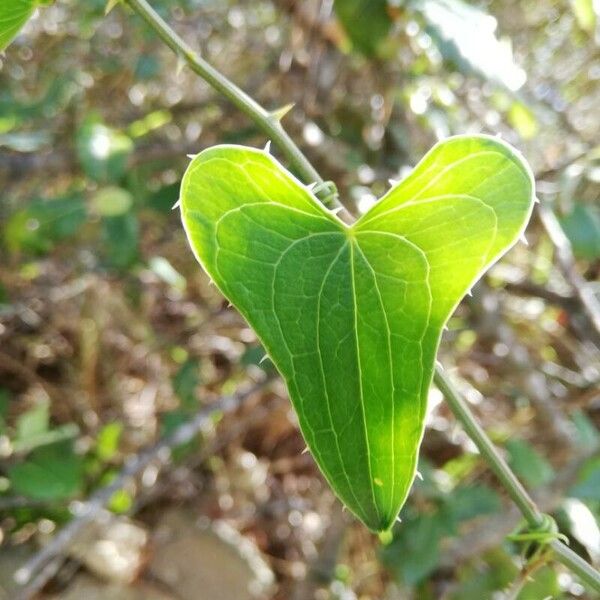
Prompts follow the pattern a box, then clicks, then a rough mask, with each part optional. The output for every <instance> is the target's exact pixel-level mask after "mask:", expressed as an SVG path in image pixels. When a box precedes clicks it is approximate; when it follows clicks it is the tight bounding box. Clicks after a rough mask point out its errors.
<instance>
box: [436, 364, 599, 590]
mask: <svg viewBox="0 0 600 600" xmlns="http://www.w3.org/2000/svg"><path fill="white" fill-rule="evenodd" d="M433 380H434V382H435V384H436V385H437V387H438V388H439V390H440V391H441V392H442V394H444V397H445V398H446V402H447V403H448V406H449V407H450V410H451V411H452V412H453V413H454V416H455V417H456V418H457V419H458V420H459V421H460V422H461V423H462V425H463V427H464V428H465V431H466V432H467V434H468V435H469V437H470V438H471V439H472V440H473V443H474V444H475V445H476V446H477V449H478V450H479V452H480V453H481V455H482V456H483V457H484V458H485V460H486V462H487V463H488V465H489V466H490V469H492V471H494V473H495V475H496V477H498V479H499V480H500V482H501V483H502V485H503V487H504V489H505V490H506V491H507V493H508V495H509V496H510V497H511V499H512V501H513V502H514V503H515V504H516V505H517V507H518V508H519V510H520V511H521V514H522V515H523V517H524V518H525V520H526V521H527V524H528V525H529V526H530V527H532V528H535V527H539V526H540V525H541V523H542V519H543V515H542V513H541V511H540V509H539V508H538V507H537V505H536V504H535V502H534V501H533V499H532V498H531V496H530V495H529V494H528V493H527V490H525V488H524V487H523V485H522V484H521V482H520V481H519V480H518V479H517V477H516V475H515V474H514V473H513V472H512V470H511V469H510V467H509V466H508V465H507V464H506V461H505V460H504V459H503V458H502V456H500V454H499V453H498V450H497V449H496V448H495V446H494V444H493V443H492V441H491V440H490V438H489V437H488V436H487V435H486V433H485V431H484V430H483V429H482V427H481V425H479V423H478V422H477V421H476V419H475V416H474V415H473V413H472V412H471V409H470V408H469V406H468V404H467V403H466V402H465V400H464V398H463V397H462V395H461V393H460V392H459V391H458V390H457V389H456V387H455V386H454V384H453V383H452V382H451V381H450V379H449V378H448V376H447V375H446V374H445V373H444V371H443V370H442V367H440V366H439V365H436V368H435V373H434V376H433ZM550 546H551V548H552V549H553V550H554V554H555V556H556V558H557V560H559V561H560V562H561V563H562V564H563V565H565V566H566V567H568V568H569V569H571V571H573V573H576V574H577V575H578V576H579V577H580V579H581V580H582V581H584V582H585V583H587V584H588V585H589V586H590V587H591V588H592V589H594V590H596V591H597V592H600V573H598V571H596V570H595V569H594V568H593V567H592V566H591V565H590V564H588V563H587V562H586V561H585V560H583V558H581V556H579V555H578V554H576V553H575V552H573V550H571V549H570V548H569V547H568V546H567V545H565V544H564V543H563V542H561V541H560V540H554V541H552V542H550Z"/></svg>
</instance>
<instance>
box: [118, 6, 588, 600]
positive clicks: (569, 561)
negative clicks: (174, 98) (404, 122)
mask: <svg viewBox="0 0 600 600" xmlns="http://www.w3.org/2000/svg"><path fill="white" fill-rule="evenodd" d="M122 1H123V3H124V4H127V5H128V6H129V7H130V8H131V9H132V10H133V11H134V12H135V13H137V14H138V15H139V16H140V17H141V18H142V19H143V20H144V21H145V22H146V23H147V24H148V25H149V26H150V27H151V28H152V29H153V30H154V31H155V32H156V33H157V35H158V36H159V37H160V38H161V39H162V40H163V42H164V43H165V44H166V45H167V46H168V47H169V48H171V50H173V52H175V54H176V55H177V56H178V57H179V58H180V59H182V60H184V61H185V63H186V64H187V65H188V66H189V67H190V68H191V69H192V71H194V73H196V74H197V75H199V76H200V77H202V79H204V80H205V81H206V82H207V83H208V84H210V85H211V86H212V87H213V88H214V89H215V90H216V91H217V92H219V93H221V94H222V95H223V96H225V97H226V98H228V99H229V100H230V101H231V102H232V103H233V104H234V105H235V106H236V107H237V108H239V109H240V110H241V111H242V112H243V113H244V114H246V115H247V116H248V117H250V119H252V121H254V123H255V124H256V125H257V126H258V127H259V128H260V129H261V130H262V131H263V132H264V133H265V134H266V135H267V136H268V137H269V139H271V140H272V141H273V142H274V143H275V144H276V145H277V146H278V147H279V148H280V149H281V150H282V151H283V152H284V153H285V155H286V157H287V158H288V159H289V161H290V163H291V164H292V167H293V168H294V169H295V170H296V172H297V173H298V174H299V175H300V177H301V178H302V179H303V180H304V182H305V183H306V184H310V183H315V182H316V183H317V184H319V185H320V186H321V187H322V188H325V187H326V186H324V183H325V182H324V180H323V178H322V177H321V176H320V175H319V173H318V172H317V170H316V169H315V168H314V167H313V166H312V165H311V163H310V162H309V161H308V159H307V158H306V156H305V155H304V154H303V153H302V151H301V150H300V148H299V147H298V146H297V145H296V144H295V142H294V141H293V140H292V138H291V137H290V136H289V135H288V134H287V132H286V131H285V130H284V129H283V127H282V126H281V122H280V112H278V111H275V112H273V113H271V112H269V111H267V110H266V109H265V108H263V107H262V106H261V105H260V104H258V103H257V102H256V101H255V100H254V99H253V98H251V97H250V96H248V95H247V94H246V93H245V92H244V91H242V90H241V89H240V88H239V87H237V86H236V85H235V84H234V83H233V82H231V81H230V80H229V79H227V77H225V76H224V75H223V74H222V73H220V72H219V71H217V69H215V68H214V67H213V66H212V65H210V64H209V63H208V62H206V61H205V60H204V59H203V58H202V57H201V56H200V55H199V54H198V53H197V52H195V51H194V50H192V49H191V48H190V47H189V46H188V45H187V44H186V43H185V42H184V41H183V40H182V39H181V38H180V37H179V36H178V35H177V33H175V31H173V30H172V29H171V27H170V26H169V25H168V24H167V23H166V22H165V21H164V20H163V19H162V18H161V17H160V16H159V15H158V13H156V11H155V10H154V9H153V8H152V7H151V6H150V5H149V4H148V2H147V1H146V0H122ZM434 381H435V384H436V385H437V386H438V387H439V389H440V391H441V392H442V393H443V394H444V396H445V398H446V401H447V402H448V405H449V406H450V409H451V410H452V412H453V413H454V416H455V417H456V418H457V419H458V420H459V421H460V422H461V423H462V425H463V427H464V428H465V431H466V432H467V433H468V435H469V437H470V438H471V439H472V440H473V442H474V443H475V445H476V446H477V448H478V449H479V452H480V453H481V455H482V456H483V457H484V458H485V460H486V461H487V462H488V464H489V466H490V468H491V469H492V471H494V473H495V475H496V476H497V477H498V479H499V480H500V482H501V483H502V485H503V486H504V488H505V489H506V491H507V492H508V494H509V495H510V497H511V498H512V500H513V502H514V503H515V504H516V505H517V507H518V508H519V510H520V511H521V513H522V514H523V517H524V518H525V520H526V522H527V525H528V526H529V527H530V528H531V529H532V530H537V529H539V528H540V526H541V525H542V524H543V522H544V517H545V516H544V514H543V513H542V512H541V511H540V510H539V508H538V507H537V506H536V504H535V502H534V501H533V500H532V499H531V497H530V496H529V494H528V493H527V491H526V490H525V488H524V487H523V485H522V484H521V483H520V481H519V480H518V479H517V477H516V475H515V474H514V473H513V472H512V470H511V469H510V467H509V466H508V464H506V462H505V461H504V459H503V458H502V456H501V455H500V454H499V452H498V450H497V449H496V448H495V447H494V445H493V443H492V442H491V440H490V439H489V437H488V436H487V435H486V433H485V432H484V431H483V429H482V427H481V426H480V425H479V423H478V422H477V420H476V419H475V417H474V415H473V413H472V412H471V410H470V409H469V407H468V405H467V403H466V402H465V400H464V399H463V397H462V395H461V394H460V393H459V392H458V390H457V389H456V388H455V387H454V385H453V383H452V382H451V381H450V379H449V378H448V376H447V375H446V374H445V373H444V371H443V370H442V368H441V367H439V366H438V367H436V370H435V375H434ZM549 545H550V547H551V548H552V549H553V550H554V554H555V556H556V558H557V560H559V561H560V562H561V563H563V564H564V565H565V566H567V567H568V568H569V569H571V570H572V571H573V572H574V573H576V574H577V575H578V576H579V577H580V578H581V580H582V581H584V582H586V583H587V584H588V585H589V586H590V587H592V588H593V589H594V590H596V591H598V592H600V573H598V571H596V570H595V569H594V568H593V567H592V566H591V565H589V564H588V563H587V562H586V561H584V560H583V559H582V558H581V557H580V556H579V555H578V554H576V553H575V552H573V551H572V550H571V549H570V548H569V547H568V546H566V545H565V544H564V543H563V542H562V541H561V540H560V539H554V540H552V541H550V542H549Z"/></svg>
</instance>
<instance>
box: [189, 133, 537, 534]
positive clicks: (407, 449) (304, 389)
mask: <svg viewBox="0 0 600 600" xmlns="http://www.w3.org/2000/svg"><path fill="white" fill-rule="evenodd" d="M532 206H533V182H532V176H531V172H530V170H529V168H528V167H527V165H526V164H525V163H524V161H523V159H522V158H520V157H519V156H518V155H517V154H516V153H515V151H514V150H512V149H511V148H510V147H509V146H507V145H506V144H504V143H503V142H501V141H499V140H497V139H494V138H490V137H484V136H475V137H455V138H450V139H448V140H446V141H444V142H442V143H440V144H438V145H437V146H435V148H433V149H432V150H431V151H430V152H429V153H428V154H427V156H426V157H425V158H424V159H423V160H422V161H421V163H419V165H418V166H417V167H416V168H415V170H414V171H413V172H412V173H411V175H410V176H409V177H407V178H406V179H405V180H404V181H402V182H401V183H399V184H398V185H395V186H394V187H393V188H392V189H391V190H390V191H389V192H388V193H387V194H386V195H385V196H384V197H383V198H382V199H381V200H380V201H379V202H378V203H377V204H376V205H375V206H373V208H371V210H370V211H369V212H367V213H366V214H365V215H363V216H362V217H361V218H360V219H359V220H358V221H357V222H356V223H354V224H353V225H352V226H347V225H345V224H344V223H342V222H341V221H340V220H339V219H338V218H337V217H335V216H334V215H333V214H332V213H330V212H329V211H327V210H326V209H324V208H323V206H322V205H320V204H319V202H318V200H317V199H316V197H315V196H314V195H313V194H312V193H311V191H310V188H307V187H305V186H304V185H302V184H301V183H300V182H299V181H298V180H296V179H295V178H294V177H293V176H292V175H291V174H290V173H289V172H288V171H286V170H285V169H284V168H283V167H282V166H281V165H280V164H279V163H278V162H277V161H275V160H274V159H273V158H272V157H271V156H270V155H269V154H268V153H266V152H263V151H260V150H254V149H250V148H244V147H239V146H217V147H214V148H210V149H209V150H206V151H204V152H202V153H201V154H199V155H198V156H197V157H196V158H195V159H194V160H193V161H192V163H191V164H190V166H189V168H188V170H187V172H186V173H185V176H184V178H183V182H182V190H181V210H182V217H183V223H184V227H185V229H186V231H187V234H188V238H189V241H190V244H191V246H192V248H193V249H194V252H195V254H196V256H197V258H198V260H199V261H200V263H201V264H202V266H203V267H204V269H205V270H206V272H207V273H208V274H209V275H210V277H212V279H213V280H214V282H215V283H216V285H217V286H218V287H219V289H220V290H221V291H222V293H223V294H224V295H225V296H226V297H227V298H228V299H229V300H230V301H231V302H232V304H234V305H235V306H236V307H237V309H238V310H239V311H240V312H241V313H242V315H243V316H244V317H245V318H246V320H247V321H248V322H249V323H250V325H252V327H253V328H254V330H255V331H256V333H257V334H258V336H259V338H260V339H261V341H262V343H263V344H264V346H265V348H266V349H267V351H268V353H269V356H270V358H271V359H272V360H273V362H274V363H275V365H276V367H277V369H278V370H279V372H280V373H281V374H282V375H283V377H284V379H285V381H286V383H287V386H288V390H289V394H290V397H291V399H292V402H293V404H294V407H295V409H296V412H297V413H298V418H299V421H300V427H301V429H302V433H303V434H304V437H305V439H306V441H307V443H308V446H309V448H310V449H311V451H312V453H313V455H314V457H315V459H316V461H317V463H318V464H319V467H320V468H321V470H322V471H323V474H324V475H325V477H326V478H327V480H328V481H329V483H330V484H331V486H332V487H333V489H334V490H335V492H336V493H337V495H338V496H339V497H340V498H341V499H342V501H343V502H344V503H345V504H346V505H347V506H348V508H350V510H352V512H353V513H354V514H355V515H357V516H358V517H359V518H360V519H361V520H362V521H363V522H364V523H365V525H367V526H368V527H369V528H370V529H372V530H375V531H383V530H387V529H389V527H390V526H391V525H392V524H393V523H394V520H395V519H396V517H397V515H398V512H399V510H400V508H401V507H402V504H403V503H404V500H405V498H406V496H407V494H408V491H409V489H410V486H411V484H412V481H413V478H414V475H415V468H416V463H417V456H418V450H419V445H420V442H421V437H422V434H423V427H424V418H425V409H426V404H427V392H428V388H429V385H430V382H431V378H432V373H433V367H434V360H435V355H436V351H437V348H438V343H439V340H440V336H441V332H442V329H443V327H444V325H445V323H446V321H447V320H448V318H449V316H450V315H451V314H452V312H453V311H454V309H455V308H456V305H457V304H458V302H459V301H460V300H461V298H462V297H463V295H464V294H465V293H466V292H467V291H468V290H469V289H470V288H471V286H472V285H473V284H474V283H475V281H476V280H477V279H478V278H479V277H480V276H481V275H482V273H483V272H484V271H485V270H486V269H487V268H488V267H489V266H490V265H491V264H492V263H493V262H494V261H496V260H497V259H498V258H499V257H500V256H501V255H502V254H503V253H505V252H506V251H507V250H508V248H510V246H512V244H513V243H514V242H515V241H516V240H517V239H518V237H519V235H520V234H521V233H522V231H523V229H524V227H525V225H526V223H527V221H528V219H529V215H530V213H531V209H532Z"/></svg>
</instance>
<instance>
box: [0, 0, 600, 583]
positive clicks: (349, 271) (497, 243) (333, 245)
mask: <svg viewBox="0 0 600 600" xmlns="http://www.w3.org/2000/svg"><path fill="white" fill-rule="evenodd" d="M122 3H123V4H125V5H127V6H128V7H129V8H130V9H132V10H133V11H134V12H135V13H137V14H138V15H139V16H140V17H141V18H142V19H144V20H145V21H146V23H147V24H148V25H149V26H150V27H151V28H152V29H153V30H154V31H155V33H156V34H157V35H158V36H159V37H160V38H161V39H162V40H163V42H164V43H165V44H166V45H168V46H169V47H170V48H171V49H172V50H173V51H174V52H175V53H176V54H177V55H178V57H179V58H180V59H181V60H182V61H183V62H185V63H186V64H187V65H188V66H189V67H190V68H191V69H192V70H193V71H194V72H195V73H197V74H198V75H199V76H201V77H202V78H203V79H204V80H205V81H207V82H208V83H209V84H210V85H212V86H213V87H214V88H215V89H216V90H217V91H218V92H219V93H221V94H223V95H224V96H225V97H227V98H228V99H229V100H230V101H231V102H233V103H234V104H235V105H236V106H237V107H238V108H239V109H240V110H241V111H243V112H244V113H245V114H246V115H247V116H249V117H250V118H251V119H252V120H253V121H254V122H255V124H256V125H258V126H259V127H260V128H261V129H262V131H263V132H264V133H265V134H266V135H267V136H268V138H269V139H271V140H272V141H273V142H274V143H275V144H276V145H277V146H278V147H279V149H280V150H282V151H283V153H284V154H285V156H286V158H287V159H288V160H289V164H290V167H291V169H292V170H293V171H294V172H295V173H296V174H297V175H298V177H299V178H300V179H297V178H296V177H295V176H294V175H293V174H292V173H291V172H290V171H288V170H287V169H286V168H285V167H283V166H282V165H281V164H280V163H279V162H278V161H277V160H275V159H274V158H273V157H272V156H271V154H270V153H269V151H268V149H265V150H256V149H253V148H247V147H242V146H231V145H227V146H216V147H213V148H209V149H207V150H205V151H203V152H201V153H200V154H199V155H197V156H196V157H194V158H193V160H192V162H191V163H190V165H189V167H188V169H187V171H186V173H185V175H184V177H183V181H182V184H181V196H180V202H179V205H180V209H181V216H182V221H183V225H184V228H185V230H186V233H187V236H188V240H189V243H190V245H191V247H192V249H193V251H194V253H195V255H196V257H197V259H198V261H199V262H200V264H201V265H202V267H203V268H204V270H205V271H206V272H207V273H208V275H209V276H210V277H211V279H212V280H213V281H214V282H215V284H216V285H217V286H218V288H219V290H220V291H221V292H222V293H223V295H224V296H225V297H226V298H227V299H228V300H229V301H230V302H231V303H232V304H233V305H234V306H235V307H236V308H237V309H238V310H239V312H240V313H241V314H242V315H243V316H244V317H245V319H246V320H247V321H248V323H249V324H250V325H251V326H252V327H253V328H254V330H255V331H256V333H257V335H258V337H259V338H260V340H261V342H262V343H263V345H264V347H265V349H266V351H267V353H268V356H269V358H270V359H271V360H272V361H273V363H274V364H275V366H276V367H277V369H278V371H279V372H280V374H281V375H282V377H283V378H284V380H285V382H286V384H287V388H288V391H289V395H290V398H291V400H292V403H293V405H294V408H295V410H296V413H297V414H298V418H299V422H300V427H301V429H302V433H303V435H304V438H305V439H306V442H307V444H308V447H309V449H310V450H311V452H312V454H313V456H314V457H315V460H316V462H317V464H318V465H319V467H320V469H321V471H322V473H323V475H324V476H325V478H326V479H327V481H328V482H329V484H330V485H331V487H332V488H333V490H334V491H335V493H336V494H337V496H338V497H339V498H340V499H341V501H342V502H343V503H344V505H345V506H347V507H348V508H349V509H350V510H351V511H352V513H354V515H356V517H358V518H359V519H360V520H361V521H362V522H363V523H364V524H365V525H366V526H367V527H368V528H369V529H370V530H372V531H374V532H378V533H380V534H381V535H382V538H384V539H385V538H386V537H389V531H390V529H391V527H392V525H393V524H394V522H395V521H396V519H397V516H398V513H399V511H400V509H401V508H402V505H403V504H404V502H405V500H406V497H407V495H408V493H409V490H410V487H411V485H412V482H413V479H414V477H415V473H416V464H417V459H418V452H419V446H420V443H421V439H422V436H423V429H424V419H425V413H426V403H427V395H428V389H429V387H430V384H431V382H432V379H433V380H434V381H435V383H436V384H437V386H438V387H439V388H440V390H441V391H442V393H443V394H444V396H445V398H446V400H447V402H448V403H449V406H450V408H451V409H452V411H453V412H454V414H455V415H456V417H457V418H458V419H459V420H460V421H461V423H462V424H463V426H464V428H465V430H466V431H467V433H468V434H469V436H470V437H471V439H472V440H473V442H474V443H475V444H476V445H477V447H478V449H479V451H480V453H481V455H482V456H483V457H484V458H485V459H486V460H487V462H488V463H489V465H490V468H491V469H492V470H493V471H494V473H495V474H496V475H497V477H498V478H499V480H500V482H501V483H502V484H503V486H504V487H505V488H506V491H507V492H508V494H509V495H510V497H511V498H512V500H513V501H514V502H515V504H516V505H517V506H518V507H519V509H520V511H521V512H522V514H523V517H524V520H525V523H524V525H523V528H522V529H521V530H520V531H519V532H517V533H516V534H515V535H514V536H513V539H514V540H515V541H525V542H528V543H534V544H537V548H538V551H539V548H542V547H550V548H551V549H552V550H553V552H554V556H555V557H556V558H557V559H558V560H560V561H561V562H562V563H563V564H565V565H566V566H568V567H569V568H571V569H572V570H573V571H574V572H575V573H577V574H578V575H579V577H581V579H582V580H583V581H585V582H586V583H587V584H588V585H589V586H590V587H591V588H593V589H595V590H597V591H600V574H599V573H597V572H596V571H595V570H594V569H593V568H592V567H591V566H590V565H589V564H588V563H586V562H585V561H584V560H583V559H582V558H581V557H579V555H577V554H576V553H574V552H573V551H571V550H570V549H569V548H568V547H567V546H566V545H565V544H564V543H563V541H562V539H561V536H560V534H558V532H557V529H556V525H555V523H554V522H553V520H552V519H551V518H550V517H548V516H547V515H544V514H542V513H541V512H540V511H539V509H538V508H537V506H536V505H535V503H534V502H533V500H532V499H531V498H530V496H529V495H528V494H527V492H526V491H525V489H524V488H523V487H522V486H521V484H520V483H519V481H518V480H517V479H516V477H515V475H514V474H513V473H512V471H511V470H510V469H509V467H508V466H507V464H506V463H505V461H504V460H503V459H502V457H501V456H500V455H499V454H498V452H497V451H496V449H495V448H494V446H493V444H492V443H491V442H490V440H489V438H488V437H487V436H486V434H485V433H484V432H483V430H482V429H481V427H480V426H479V425H478V424H477V422H476V421H475V419H474V417H473V415H472V414H471V412H470V410H469V408H468V406H467V405H466V403H465V402H464V401H463V399H462V398H461V396H460V394H459V393H458V392H457V391H456V389H455V388H454V386H453V385H452V383H451V382H450V381H449V380H448V377H447V376H446V375H445V374H444V372H443V370H442V369H441V367H440V366H439V365H436V362H435V358H436V353H437V349H438V345H439V342H440V338H441V335H442V331H443V329H444V326H445V324H446V322H447V321H448V319H449V317H450V316H451V315H452V313H453V311H454V310H455V308H456V306H457V305H458V303H459V302H460V301H461V299H462V298H463V296H464V295H465V294H466V293H467V292H469V290H470V289H471V287H472V286H473V285H474V283H475V282H476V281H477V280H478V279H479V278H480V277H481V276H482V275H483V274H484V273H485V271H486V270H487V269H488V268H489V267H490V266H491V265H492V264H493V263H494V262H495V261H497V260H498V259H499V258H500V257H501V256H502V255H503V254H504V253H505V252H507V251H508V250H509V249H510V248H511V246H512V245H513V244H514V243H515V242H516V241H517V240H518V239H519V236H520V235H521V234H522V233H523V230H524V228H525V227H526V225H527V222H528V220H529V218H530V215H531V211H532V208H533V203H534V198H535V196H534V182H533V177H532V173H531V171H530V169H529V167H528V166H527V163H526V162H525V161H524V159H523V158H522V157H521V156H520V155H519V154H518V153H517V152H516V151H515V150H514V149H512V148H511V147H510V146H509V145H508V144H506V143H504V142H502V141H500V140H499V139H497V138H493V137H488V136H482V135H478V136H457V137H453V138H449V139H447V140H445V141H443V142H441V143H439V144H437V145H436V146H435V147H434V148H433V149H432V150H431V151H430V152H429V153H428V154H427V155H426V156H425V157H424V158H423V160H422V161H421V162H420V163H419V164H418V165H417V166H416V168H415V169H414V170H413V171H412V173H411V174H410V175H409V176H408V177H407V178H406V179H404V180H403V181H402V182H400V183H397V184H394V185H393V187H392V188H391V189H390V190H389V192H388V193H387V194H386V195H385V196H384V197H383V198H381V199H380V200H379V201H378V202H377V203H376V204H375V205H374V206H373V207H372V208H371V209H370V210H369V211H368V212H367V213H366V214H364V215H362V216H361V217H360V219H358V220H356V221H354V222H352V223H351V224H348V223H347V222H345V221H342V220H341V219H340V218H338V216H336V213H335V211H332V210H329V208H330V206H329V205H330V204H331V202H332V198H333V199H335V193H334V192H333V189H332V185H326V184H325V182H324V181H323V180H322V178H321V177H320V176H319V174H318V172H317V171H316V170H315V168H314V167H313V166H312V165H311V164H310V163H309V161H308V160H307V159H306V157H305V156H304V155H303V154H302V152H301V151H300V150H299V148H298V147H297V146H296V145H295V143H294V142H293V140H292V139H291V138H290V137H289V135H288V134H287V133H286V132H285V131H284V129H283V128H282V126H281V123H280V121H281V118H282V116H283V115H284V114H285V112H287V111H286V110H285V109H282V110H280V111H275V112H269V111H267V110H265V109H264V108H263V107H262V106H260V105H259V104H257V103H256V102H255V101H254V100H253V99H252V98H250V97H249V96H247V95H246V94H245V93H244V92H243V91H242V90H240V89H239V88H237V87H236V86H235V85H234V84H233V83H232V82H231V81H229V80H228V79H226V78H225V77H224V76H223V75H222V74H221V73H219V72H218V71H217V70H216V69H214V68H213V67H212V66H211V65H210V64H208V63H206V61H204V59H203V58H202V57H201V56H199V55H198V54H197V53H195V52H194V51H193V50H192V49H191V48H189V47H188V46H187V45H186V44H185V42H184V41H183V40H182V39H181V38H179V37H178V36H177V34H176V33H175V32H173V30H172V29H171V28H170V27H169V26H168V25H167V24H166V23H165V22H164V21H163V20H162V19H161V18H160V17H159V15H158V14H157V13H156V12H155V11H154V10H153V9H152V7H151V6H150V5H149V4H148V3H147V2H146V0H122ZM36 4H39V2H36V1H35V0H8V2H7V0H5V2H4V3H3V4H2V8H1V9H0V17H1V19H0V21H1V20H4V21H5V22H6V23H8V24H9V25H10V31H6V32H2V31H0V46H5V45H6V44H7V43H8V42H9V41H10V39H11V38H12V37H13V36H14V35H15V33H16V31H17V30H18V28H19V27H20V26H21V25H22V23H23V22H24V20H26V18H27V17H28V16H29V14H30V13H31V12H32V11H33V9H34V7H35V5H36ZM114 4H116V2H115V1H114V0H111V2H109V5H110V6H111V7H112V5H114ZM11 7H13V8H14V10H12V9H11ZM11 10H12V12H11ZM334 201H335V200H334Z"/></svg>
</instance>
